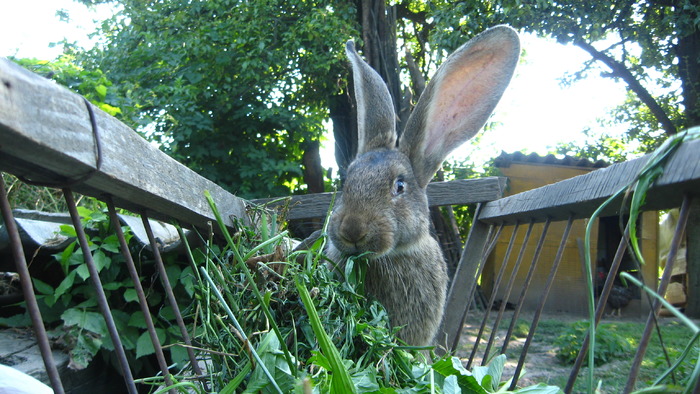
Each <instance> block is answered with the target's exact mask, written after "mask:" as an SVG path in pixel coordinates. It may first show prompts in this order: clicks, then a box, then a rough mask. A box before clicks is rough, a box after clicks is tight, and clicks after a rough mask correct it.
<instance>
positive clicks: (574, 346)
mask: <svg viewBox="0 0 700 394" xmlns="http://www.w3.org/2000/svg"><path fill="white" fill-rule="evenodd" d="M587 331H588V323H587V322H585V321H579V322H576V323H574V324H572V325H571V327H569V328H568V329H567V330H566V331H565V332H564V333H562V334H561V335H560V336H559V337H558V338H557V339H556V340H555V341H554V345H555V346H557V347H558V349H557V358H558V359H559V360H561V361H562V362H563V363H565V364H573V363H574V361H576V357H577V356H578V354H579V351H580V350H581V345H582V344H583V339H584V338H585V336H586V334H587ZM596 343H597V344H598V347H597V348H596V352H595V365H602V364H605V363H607V362H609V361H611V360H614V359H622V358H624V357H627V356H629V355H631V354H632V351H633V350H634V348H633V347H632V344H631V343H630V342H629V340H628V339H627V338H626V337H624V336H622V335H620V334H619V333H618V332H617V325H614V324H601V325H598V328H597V329H596Z"/></svg>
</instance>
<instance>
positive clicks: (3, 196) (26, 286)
mask: <svg viewBox="0 0 700 394" xmlns="http://www.w3.org/2000/svg"><path fill="white" fill-rule="evenodd" d="M0 175H1V174H0ZM0 213H2V217H3V218H4V219H5V227H6V228H7V235H8V236H9V238H10V247H11V249H12V256H13V257H14V260H15V268H16V269H17V273H18V274H19V280H20V284H21V286H22V293H23V294H24V300H25V301H26V303H27V311H28V312H29V317H30V318H31V319H32V325H33V326H34V335H35V336H36V341H37V345H38V346H39V352H40V353H41V358H42V359H43V360H44V367H45V368H46V374H47V375H48V376H49V381H50V382H51V387H52V388H53V390H54V392H55V393H56V394H63V393H64V392H65V391H64V389H63V383H62V382H61V376H60V375H59V373H58V368H57V367H56V362H55V361H54V359H53V354H51V344H50V343H49V337H48V336H47V335H46V328H45V327H44V322H43V319H42V318H41V312H40V311H39V304H38V303H37V301H36V295H35V294H34V286H33V285H32V278H31V276H30V274H29V268H28V267H27V259H26V258H25V256H24V250H23V248H22V240H21V239H20V236H19V231H18V230H17V224H16V223H15V217H14V215H13V214H12V207H10V201H9V200H8V199H7V191H6V189H5V181H3V179H2V177H1V176H0Z"/></svg>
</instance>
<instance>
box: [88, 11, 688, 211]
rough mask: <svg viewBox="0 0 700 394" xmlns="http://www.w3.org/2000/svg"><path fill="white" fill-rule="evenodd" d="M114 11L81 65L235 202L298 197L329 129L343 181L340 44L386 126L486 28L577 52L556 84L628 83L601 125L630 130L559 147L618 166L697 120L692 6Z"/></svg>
mask: <svg viewBox="0 0 700 394" xmlns="http://www.w3.org/2000/svg"><path fill="white" fill-rule="evenodd" d="M80 1H82V2H84V3H88V4H90V3H94V2H95V1H92V0H80ZM97 2H104V0H97ZM113 2H114V3H116V4H118V5H119V6H120V10H121V11H120V12H119V13H118V14H117V15H116V16H115V17H114V18H112V19H111V20H108V21H105V22H104V23H103V27H102V30H101V32H100V33H99V34H100V35H101V36H102V37H103V39H104V43H105V44H104V45H103V46H102V47H100V48H99V49H96V50H93V51H90V52H88V53H87V54H83V57H82V59H81V60H82V61H83V62H84V63H85V64H91V65H92V66H93V67H95V68H98V69H102V70H104V71H105V73H106V75H107V76H109V78H110V79H111V80H113V81H114V82H115V86H117V87H118V88H119V92H120V95H122V96H124V97H125V98H126V101H125V102H124V103H125V104H126V105H123V106H122V107H121V108H122V111H124V112H123V113H122V114H121V116H122V118H123V119H126V120H127V121H129V122H130V123H131V124H132V125H134V126H142V127H143V126H144V125H150V128H147V129H146V131H147V132H148V135H149V136H150V137H151V138H153V139H154V140H156V141H158V142H159V143H161V146H162V147H163V149H164V150H165V151H166V152H168V153H169V154H171V155H173V156H174V157H175V158H177V159H178V160H180V161H182V162H183V163H185V164H186V165H188V166H190V167H191V168H193V169H194V170H196V171H198V172H200V173H201V174H202V175H204V176H206V177H208V178H210V179H212V180H213V181H215V182H218V183H219V184H221V185H223V186H225V187H227V188H228V189H230V190H231V191H233V192H235V193H238V194H240V195H243V196H248V197H251V196H255V197H261V196H265V195H282V194H288V193H289V192H290V191H300V190H303V189H304V186H303V184H302V178H303V181H304V182H308V179H307V178H311V177H312V176H311V173H312V172H313V171H312V170H314V168H312V167H313V166H314V165H315V166H318V157H317V156H318V141H319V140H320V139H321V138H322V137H321V135H322V133H323V132H324V128H323V126H322V122H323V120H325V119H328V118H329V117H330V118H331V119H333V126H334V131H335V137H336V143H337V151H338V153H337V155H336V156H338V157H339V161H340V166H341V170H342V167H343V165H344V164H345V163H347V161H348V160H349V157H351V155H352V150H353V147H352V144H353V143H352V141H353V129H354V127H355V126H354V125H353V122H352V118H353V113H352V104H351V102H350V100H349V98H348V95H347V90H346V84H347V82H346V81H347V75H348V73H347V71H346V70H345V68H344V62H345V61H344V59H343V57H342V53H341V49H342V44H343V42H344V41H345V40H347V39H349V38H355V39H356V40H357V41H359V43H358V46H359V47H360V48H361V50H362V52H363V55H364V56H365V57H366V58H367V59H368V61H369V62H370V64H372V65H373V66H374V67H375V68H377V70H378V71H379V72H380V74H381V75H382V77H383V78H384V79H385V80H386V81H387V82H388V84H389V87H390V91H391V93H392V95H393V96H394V99H395V104H396V108H397V113H398V115H399V118H400V119H399V129H400V128H401V123H402V121H405V117H406V115H407V114H408V113H409V112H410V108H411V106H412V104H413V103H414V102H415V100H416V99H417V96H418V95H419V94H420V92H421V91H422V88H423V87H424V86H425V82H426V79H427V78H428V76H429V75H432V73H433V72H434V70H435V69H436V68H437V66H438V65H439V64H440V62H441V61H442V60H443V59H444V58H445V57H446V55H447V54H448V53H450V52H451V51H452V50H454V49H455V48H456V47H458V46H459V45H461V44H462V43H464V42H465V41H466V40H467V39H468V38H470V37H471V36H473V35H475V34H476V33H478V32H480V31H482V30H484V29H486V28H488V27H490V26H493V25H495V24H499V23H508V24H511V25H513V26H515V27H516V28H520V29H521V30H523V31H528V32H532V33H535V34H537V35H540V36H544V37H551V38H554V39H556V40H557V41H559V42H560V43H564V44H573V45H577V46H579V47H580V48H582V49H583V50H585V51H587V52H588V53H589V54H590V55H591V59H590V61H588V62H586V63H585V64H582V66H581V69H580V70H579V72H577V73H573V74H572V75H570V76H569V77H568V79H567V80H568V81H574V80H578V79H580V78H583V77H585V76H587V75H590V74H591V73H600V74H601V75H604V76H606V77H610V78H614V79H617V80H621V81H623V82H624V83H625V84H626V85H627V86H628V91H629V94H628V99H627V100H626V102H625V103H622V104H621V105H620V106H619V107H618V108H617V109H616V110H615V111H613V113H611V115H610V118H609V119H606V122H610V123H624V124H626V125H629V132H628V133H627V134H626V135H625V136H623V137H622V139H620V138H618V137H617V136H610V135H604V136H602V137H600V138H597V139H596V138H591V139H589V141H590V144H591V145H593V147H592V149H588V148H587V147H572V148H578V149H576V151H577V153H578V154H580V155H587V154H589V153H590V154H595V155H598V156H605V155H606V154H607V153H606V152H609V153H610V154H611V155H613V156H612V157H605V158H608V159H612V160H619V159H621V158H625V157H626V155H628V154H629V150H630V148H629V145H630V144H631V145H633V147H634V150H636V151H638V152H646V151H648V150H650V149H653V148H654V147H655V146H657V145H658V144H659V143H660V142H661V141H662V140H663V139H665V138H666V137H667V136H668V135H671V134H674V133H675V132H676V131H677V130H679V129H683V128H687V127H689V126H692V125H695V124H697V123H699V122H700V108H698V104H697V93H696V91H697V85H698V83H699V82H698V81H699V79H700V72H698V70H699V68H698V63H699V62H700V59H698V56H697V53H700V51H698V49H700V48H698V46H699V45H700V33H699V32H700V29H698V24H699V23H700V16H699V14H698V9H699V8H700V5H699V3H700V0H636V1H620V0H608V1H603V2H577V3H571V2H561V1H543V0H498V1H486V0H480V1H456V2H455V1H446V0H439V1H430V2H427V1H424V0H400V1H394V2H386V1H382V0H333V1H331V0H325V1H324V0H317V1H302V0H294V1H284V2H283V1H279V0H264V1H256V2H240V1H235V0H216V1H189V2H183V1H176V0H170V1H162V2H156V1H146V2H143V1H135V0H116V1H113ZM525 50H526V51H527V48H525ZM553 56H556V54H553ZM596 146H597V148H596ZM620 146H624V147H626V150H625V151H624V152H621V153H620V152H618V151H619V147H620ZM559 149H560V151H561V150H564V149H567V147H566V146H563V147H560V148H559ZM597 158H603V157H597ZM300 163H303V165H302V166H301V167H300ZM315 171H316V172H317V173H318V172H319V171H320V170H319V169H318V168H316V169H315ZM318 176H319V175H316V177H318ZM317 188H318V187H315V189H317ZM312 189H314V188H312Z"/></svg>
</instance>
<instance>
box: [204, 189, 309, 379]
mask: <svg viewBox="0 0 700 394" xmlns="http://www.w3.org/2000/svg"><path fill="white" fill-rule="evenodd" d="M204 196H205V197H206V199H207V202H208V203H209V206H210V207H211V210H212V212H213V213H214V216H215V217H216V223H217V224H218V225H219V229H220V230H221V233H222V234H223V235H224V238H225V239H226V242H227V243H228V246H229V248H231V251H232V252H233V255H234V256H235V258H236V262H237V266H238V268H239V269H240V270H241V271H242V272H243V273H244V274H245V276H246V279H247V280H248V283H249V284H250V287H251V289H252V290H253V294H254V295H255V298H256V299H257V300H258V303H259V304H260V307H261V308H262V310H263V313H264V314H265V316H266V317H267V320H268V322H269V323H270V327H272V331H274V333H275V335H277V339H279V341H280V344H281V345H282V353H284V358H285V360H286V361H287V364H288V365H289V370H290V371H292V373H293V374H294V376H295V377H296V375H297V367H296V365H294V362H293V361H292V355H291V353H289V349H288V348H287V344H286V341H285V339H284V337H283V336H282V333H281V332H280V329H279V327H278V325H277V322H276V321H275V318H274V316H272V312H271V311H270V308H269V307H268V306H267V305H266V304H265V300H264V297H263V296H262V294H261V293H260V289H258V285H257V284H256V283H255V279H254V278H253V275H252V274H251V273H250V270H249V269H248V267H247V266H246V264H245V260H244V259H243V257H242V256H241V253H240V251H239V250H238V247H236V243H235V242H234V241H233V238H231V234H230V233H229V232H228V229H227V228H226V225H225V224H224V221H223V219H222V218H221V213H219V210H218V208H217V207H216V204H215V203H214V200H213V199H212V197H211V194H210V193H209V191H207V190H205V191H204Z"/></svg>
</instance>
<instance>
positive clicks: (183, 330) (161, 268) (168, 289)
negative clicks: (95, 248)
mask: <svg viewBox="0 0 700 394" xmlns="http://www.w3.org/2000/svg"><path fill="white" fill-rule="evenodd" d="M141 221H142V222H143V227H144V229H146V234H147V235H148V241H149V242H150V244H151V248H152V249H153V258H154V259H155V261H156V266H157V267H158V273H159V274H160V279H161V280H162V281H163V287H164V289H165V294H166V295H167V296H168V302H169V303H170V306H171V307H172V308H173V313H174V314H175V320H176V321H177V325H178V327H179V328H180V334H181V335H182V340H183V341H184V342H185V345H187V346H186V350H187V355H188V356H189V358H190V362H191V363H192V369H193V370H194V372H195V374H196V375H197V377H200V376H202V369H201V368H199V364H198V363H197V357H195V355H194V351H193V350H192V341H191V340H190V335H189V333H188V332H187V327H186V326H185V321H184V320H183V319H182V314H181V313H180V307H179V306H178V305H177V300H175V294H173V288H172V286H171V285H170V279H168V273H167V272H166V271H165V265H164V264H163V259H162V258H161V256H160V250H159V249H158V243H157V242H156V239H155V237H154V236H153V230H152V229H151V224H150V223H149V222H148V215H147V214H146V212H141Z"/></svg>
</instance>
